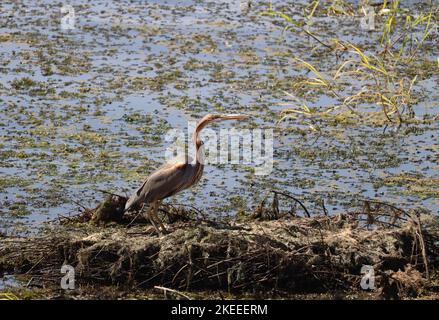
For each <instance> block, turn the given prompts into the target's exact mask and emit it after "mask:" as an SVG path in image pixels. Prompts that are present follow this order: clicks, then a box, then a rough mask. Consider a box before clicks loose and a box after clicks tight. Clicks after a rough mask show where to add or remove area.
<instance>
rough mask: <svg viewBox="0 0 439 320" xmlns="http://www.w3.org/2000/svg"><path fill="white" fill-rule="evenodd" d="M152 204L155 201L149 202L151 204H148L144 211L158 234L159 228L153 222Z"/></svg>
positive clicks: (153, 204)
mask: <svg viewBox="0 0 439 320" xmlns="http://www.w3.org/2000/svg"><path fill="white" fill-rule="evenodd" d="M154 206H155V202H153V203H151V205H150V206H149V208H148V210H147V211H146V214H145V215H146V217H147V218H148V220H149V221H150V222H151V224H152V226H153V227H154V229H155V230H156V231H157V233H158V234H160V229H159V228H158V227H157V224H156V223H155V221H154V219H153V215H154V213H153V211H154Z"/></svg>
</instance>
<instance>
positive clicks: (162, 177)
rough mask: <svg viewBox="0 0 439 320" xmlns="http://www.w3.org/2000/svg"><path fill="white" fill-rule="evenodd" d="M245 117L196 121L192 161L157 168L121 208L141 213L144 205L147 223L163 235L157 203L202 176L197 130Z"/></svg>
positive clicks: (224, 115)
mask: <svg viewBox="0 0 439 320" xmlns="http://www.w3.org/2000/svg"><path fill="white" fill-rule="evenodd" d="M247 117H248V116H246V115H242V114H219V115H213V114H208V115H206V116H205V117H203V118H202V119H201V120H200V121H199V122H198V124H197V126H196V128H195V131H194V133H193V135H192V141H193V142H194V144H195V150H196V155H195V160H192V158H191V157H187V158H186V159H185V160H184V161H181V160H180V161H179V160H176V159H175V160H172V161H170V162H168V163H166V164H164V165H163V166H161V167H160V168H159V169H158V170H157V171H155V172H153V173H152V174H151V175H150V176H149V177H148V178H146V180H145V181H144V182H143V184H142V185H141V186H140V188H138V189H137V190H136V192H135V193H134V194H133V195H132V196H131V197H130V198H129V199H128V201H127V203H126V205H125V212H126V211H129V210H130V209H133V208H135V207H139V206H141V210H143V207H144V206H145V205H149V208H148V210H147V211H146V213H145V214H146V216H147V218H148V219H149V220H150V221H151V224H152V225H153V226H154V228H155V229H156V230H157V232H158V233H159V234H160V233H166V228H165V226H164V225H163V222H162V221H161V220H160V218H159V217H158V216H157V210H158V208H159V206H160V203H161V201H162V200H163V199H165V198H167V197H170V196H172V195H174V194H176V193H178V192H180V191H182V190H184V189H187V188H190V187H191V186H193V185H194V184H196V183H197V182H198V181H199V180H200V178H201V176H202V175H203V169H204V160H203V156H204V148H203V141H201V139H200V137H199V134H200V131H201V130H203V128H204V127H206V125H207V124H209V123H210V122H213V121H223V120H243V119H245V118H247ZM157 224H158V225H159V226H160V228H161V230H160V229H159V228H158V226H157Z"/></svg>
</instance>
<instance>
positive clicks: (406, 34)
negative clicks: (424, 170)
mask: <svg viewBox="0 0 439 320" xmlns="http://www.w3.org/2000/svg"><path fill="white" fill-rule="evenodd" d="M366 5H368V4H367V2H366V3H363V6H360V7H359V8H358V12H359V13H360V14H361V12H362V10H363V11H364V6H366ZM375 7H378V8H376V9H374V10H376V11H377V13H378V14H376V16H374V17H375V18H376V19H375V20H376V24H378V28H379V27H381V28H382V32H381V33H379V37H376V41H375V43H374V42H373V41H366V43H365V41H363V42H362V43H360V42H358V43H356V42H354V41H347V40H342V39H341V38H333V37H332V38H329V36H325V34H324V32H323V33H322V28H317V27H315V25H317V24H310V23H308V22H307V21H308V20H309V19H311V18H312V17H313V16H314V15H318V16H319V17H321V16H322V15H323V16H324V15H325V14H326V15H329V16H331V15H352V14H354V8H353V7H352V5H348V4H347V2H345V1H336V2H334V1H333V2H331V3H329V2H319V1H314V2H312V3H311V4H310V5H309V6H308V7H307V8H305V10H304V17H303V18H302V19H300V18H296V19H293V18H292V17H291V16H290V15H288V14H286V13H284V12H282V11H279V10H275V9H274V8H273V7H271V6H270V8H269V10H267V11H265V12H262V14H263V15H271V16H277V17H280V18H281V19H282V20H283V21H285V23H286V26H285V28H284V30H283V32H286V31H290V32H294V33H295V34H297V35H302V36H303V35H305V36H308V37H310V38H311V39H312V41H313V42H314V43H315V44H316V46H317V47H316V48H315V51H318V53H319V54H317V55H314V56H316V57H320V58H318V59H313V55H309V57H307V58H306V59H305V58H303V59H302V58H299V57H297V56H295V55H294V54H293V53H285V54H286V56H289V57H290V58H291V60H292V61H294V62H296V66H298V67H299V70H300V68H302V70H304V71H306V73H308V74H310V75H308V76H305V77H303V78H298V79H297V80H296V82H295V83H294V84H293V85H292V86H291V87H290V88H289V89H288V90H284V93H285V94H286V95H287V96H288V99H293V100H294V101H293V102H292V103H290V108H286V109H284V110H283V111H282V112H281V121H283V120H293V121H299V122H302V123H303V124H305V125H307V126H309V128H310V129H311V130H312V131H320V128H317V127H316V125H315V122H316V121H319V120H322V121H325V123H326V124H329V125H334V124H335V123H340V122H342V123H345V124H358V123H364V124H368V125H386V124H396V125H400V124H401V123H422V122H423V121H424V120H427V119H420V118H417V117H416V113H415V109H414V106H415V105H416V104H418V103H419V102H420V97H422V95H420V94H419V93H418V92H416V93H415V92H414V91H415V90H416V89H417V82H419V81H420V80H421V79H426V77H428V76H434V74H435V71H434V70H435V69H436V67H435V66H433V65H434V63H433V64H432V63H430V62H431V58H430V57H434V56H435V52H436V53H437V46H436V47H434V45H433V43H434V41H433V40H432V39H433V38H434V37H437V27H438V24H437V12H436V11H435V10H434V8H433V7H431V8H428V10H427V11H426V12H418V14H417V15H413V13H412V11H410V10H408V9H407V8H403V7H401V4H400V1H392V2H387V1H385V2H384V3H383V4H381V5H379V6H375ZM313 28H314V29H316V30H317V29H318V30H319V31H320V34H319V35H316V34H315V33H314V32H313V31H312V29H313ZM323 30H324V29H323ZM364 32H366V31H364ZM377 33H378V32H373V33H369V34H370V35H371V36H376V35H377ZM423 51H424V52H428V54H427V55H426V56H425V55H424V54H423ZM322 55H324V56H325V57H326V58H325V59H323V61H325V63H323V62H322V60H321V56H322ZM340 57H344V59H340ZM415 66H416V67H415ZM420 66H424V67H420ZM323 70H324V71H323ZM436 74H437V73H436ZM352 83H356V85H352ZM304 92H307V94H306V95H304V94H303V93H304ZM312 95H314V96H315V95H317V96H321V95H327V96H330V97H334V98H335V99H336V100H337V101H338V103H337V104H333V105H329V106H321V107H320V108H319V110H318V111H315V110H314V111H312V109H311V107H309V103H308V102H307V101H306V100H307V99H308V97H307V96H312ZM283 105H288V103H286V104H283ZM334 120H336V121H334Z"/></svg>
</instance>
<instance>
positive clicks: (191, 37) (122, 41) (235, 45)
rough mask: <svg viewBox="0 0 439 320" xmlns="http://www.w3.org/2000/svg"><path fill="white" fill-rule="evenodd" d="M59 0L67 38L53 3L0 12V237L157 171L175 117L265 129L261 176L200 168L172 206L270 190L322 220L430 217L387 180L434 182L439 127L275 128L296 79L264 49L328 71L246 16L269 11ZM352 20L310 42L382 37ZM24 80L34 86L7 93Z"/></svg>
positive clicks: (264, 21) (427, 87)
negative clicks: (384, 208)
mask: <svg viewBox="0 0 439 320" xmlns="http://www.w3.org/2000/svg"><path fill="white" fill-rule="evenodd" d="M242 2H243V1H242ZM279 3H280V2H279V1H277V2H276V1H275V2H274V6H280V4H279ZM283 3H285V2H283ZM293 3H294V5H293ZM416 3H423V1H419V2H416ZM70 4H72V5H73V7H74V8H75V10H76V19H75V29H74V30H62V29H61V28H60V20H61V18H62V14H61V13H60V6H59V5H57V4H54V3H53V2H52V1H39V2H38V3H37V2H34V1H19V2H17V1H10V0H6V1H2V2H1V4H0V9H1V12H0V62H1V64H0V110H1V114H2V116H1V118H0V175H1V179H2V183H1V185H0V203H1V209H0V221H1V230H3V232H4V233H7V234H10V233H15V232H23V231H25V230H28V229H29V227H30V229H32V228H34V227H35V226H38V225H41V222H44V221H47V220H51V219H54V218H56V217H57V216H58V215H68V214H71V213H76V212H77V211H78V209H80V207H79V206H78V205H77V204H76V203H78V202H80V203H81V204H83V205H85V206H88V207H91V206H94V205H95V204H96V203H97V202H98V201H99V200H100V199H101V198H102V197H103V195H102V193H100V192H99V191H97V189H104V190H109V191H113V192H119V193H127V194H129V193H130V192H132V190H134V189H135V188H136V187H137V186H138V185H139V184H140V183H141V181H142V179H143V178H144V177H145V176H147V174H148V173H149V172H151V170H153V169H154V168H155V167H157V166H158V165H159V164H160V163H162V162H163V161H164V154H165V152H164V150H166V148H167V147H169V146H170V143H169V142H167V141H165V140H164V139H163V137H164V135H165V133H166V132H167V130H169V129H179V130H183V131H185V130H186V126H187V123H188V121H194V120H196V119H198V118H199V117H201V116H202V115H204V114H206V113H209V112H224V111H227V112H245V113H248V114H250V115H252V120H251V121H250V125H249V124H248V123H242V124H233V125H232V124H230V123H228V124H225V125H224V126H225V127H227V128H231V127H233V126H237V127H238V128H244V127H246V126H247V127H252V126H255V125H257V126H260V127H263V128H274V130H275V139H274V147H275V152H274V160H275V162H274V169H273V171H272V173H271V174H270V175H269V176H255V175H254V174H253V173H252V170H251V169H249V168H248V167H246V166H243V165H231V164H226V165H222V166H218V165H208V166H207V168H206V170H205V174H204V177H203V179H202V181H201V182H200V183H199V185H198V186H196V187H194V188H192V189H191V190H188V191H185V192H183V193H181V194H179V195H177V196H175V197H173V198H172V199H170V200H169V201H173V202H176V203H186V204H191V205H195V206H196V207H198V208H201V209H202V210H203V211H205V212H206V213H210V214H211V215H213V216H227V215H234V214H236V213H237V212H238V211H242V210H250V209H251V208H252V207H255V206H257V204H258V203H259V201H260V200H261V199H262V198H263V196H264V193H265V191H264V190H267V189H268V188H279V189H283V190H287V191H289V192H291V193H292V194H295V195H297V196H299V197H301V198H303V199H304V201H305V203H306V204H307V206H309V208H310V210H312V211H313V212H316V213H317V212H318V213H320V212H321V208H320V206H319V205H317V204H316V203H318V201H317V200H318V199H324V200H325V203H326V207H327V208H328V210H329V212H330V213H331V214H335V213H337V212H340V211H345V210H347V209H348V208H350V207H351V206H352V203H353V202H354V201H355V199H359V198H375V199H379V200H383V201H386V202H391V203H394V204H397V205H399V206H404V207H419V208H425V209H427V210H429V211H432V212H434V213H437V212H438V208H439V199H438V193H439V191H438V189H437V187H438V186H432V187H431V189H432V190H433V191H434V192H430V193H425V192H413V190H412V189H410V185H408V184H409V183H407V182H405V183H404V182H403V183H399V184H395V183H386V181H387V180H386V179H390V178H392V177H395V176H398V175H401V174H404V175H410V176H416V177H419V178H427V179H438V178H439V171H438V160H439V148H438V143H437V141H438V138H439V134H438V130H439V124H438V122H437V121H435V122H432V123H430V124H423V125H403V126H402V127H400V128H397V127H396V126H389V127H388V128H385V127H384V126H370V125H364V124H358V125H356V126H328V127H325V126H324V125H322V126H323V133H320V134H318V133H315V132H312V131H309V130H308V129H307V126H303V125H301V124H299V123H296V122H294V121H293V122H281V123H279V124H278V123H277V122H278V120H279V119H280V114H279V111H281V110H282V109H283V108H285V106H279V103H285V102H291V103H292V104H293V103H294V102H293V101H292V100H291V99H290V98H289V96H287V95H286V94H285V93H284V91H285V90H286V91H288V83H287V82H286V80H288V79H289V78H288V77H294V76H298V75H304V74H307V73H306V70H303V69H300V68H297V66H294V64H293V63H292V61H291V59H290V58H287V57H285V56H282V55H279V54H277V53H278V52H290V53H292V54H293V55H295V56H297V57H300V58H302V59H304V60H306V61H311V62H313V63H320V64H321V67H322V69H323V71H324V72H325V71H329V70H330V69H331V68H333V67H334V64H335V61H332V60H333V59H331V58H327V59H326V58H325V57H320V56H319V55H316V53H314V52H313V51H312V50H313V49H315V47H316V44H315V43H314V42H312V41H311V40H310V39H307V38H306V37H303V36H299V35H297V34H295V33H294V32H286V33H285V34H284V36H283V38H280V37H281V35H282V23H281V22H280V20H279V19H276V18H274V17H269V16H261V15H259V14H258V13H259V12H261V11H263V10H266V9H267V6H268V3H265V2H261V1H253V2H252V6H251V8H250V9H249V11H248V12H247V9H246V6H245V5H244V6H242V7H241V6H240V2H239V1H211V2H201V1H189V0H187V1H186V0H185V1H165V2H162V1H147V2H145V1H119V2H113V1H105V0H99V1H87V0H83V1H71V2H70ZM285 8H286V9H288V10H290V13H291V14H292V16H293V17H297V18H300V15H301V12H302V9H303V5H301V3H300V2H290V3H288V2H287V5H284V9H285ZM358 23H359V22H358V18H353V17H351V18H345V17H339V16H335V17H319V16H316V17H315V24H316V26H317V27H318V28H319V29H320V30H321V31H322V34H323V33H324V32H327V33H328V34H329V35H330V36H331V37H335V36H337V37H339V38H341V39H344V40H349V41H355V42H356V43H361V44H371V43H375V42H376V37H377V36H379V30H377V31H374V32H372V33H368V32H362V31H361V30H360V31H359V28H358ZM434 32H436V35H437V30H436V31H434ZM431 42H432V41H430V43H427V45H430V48H433V49H432V50H430V51H428V52H426V57H425V58H426V59H430V60H431V59H434V58H435V57H437V56H438V55H439V53H438V49H437V47H436V49H434V46H433V45H432V43H431ZM24 77H28V78H30V79H32V80H33V81H35V84H34V85H32V86H30V87H26V86H25V87H21V88H20V87H19V86H18V87H17V86H15V87H14V86H13V81H14V80H20V79H22V78H24ZM438 79H439V77H438V72H437V70H436V72H435V73H433V74H432V75H430V76H429V77H427V78H426V79H421V80H420V81H419V82H417V83H416V85H415V87H414V90H415V92H416V93H417V94H419V96H420V97H421V98H420V101H419V102H418V103H417V104H416V105H415V106H414V111H415V114H416V116H417V117H418V118H422V117H424V116H428V115H432V114H438V113H439V103H438V101H439V99H438V90H437V87H438V84H439V82H438ZM351 84H352V87H356V86H357V87H358V86H363V85H365V84H366V83H363V82H362V80H361V79H351ZM306 96H307V97H308V105H309V106H311V107H317V108H320V107H322V106H327V105H331V104H334V103H336V99H335V98H334V97H331V96H328V95H326V94H325V93H315V92H309V93H308V94H307V95H306ZM364 108H365V110H366V109H367V106H365V107H364ZM133 119H134V120H133ZM414 126H415V127H418V129H419V130H414V129H413V127H414ZM221 127H222V125H221ZM291 128H302V129H303V130H304V132H305V134H302V133H301V132H299V131H297V130H295V131H294V130H293V131H291V130H290V129H291ZM218 129H219V126H216V127H215V130H218ZM436 181H437V180H436ZM415 191H416V190H415Z"/></svg>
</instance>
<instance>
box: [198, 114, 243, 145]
mask: <svg viewBox="0 0 439 320" xmlns="http://www.w3.org/2000/svg"><path fill="white" fill-rule="evenodd" d="M247 118H249V116H248V115H246V114H240V113H229V114H226V113H223V114H208V115H205V116H204V117H203V118H202V119H201V120H200V121H199V122H198V124H197V127H196V128H195V131H194V136H193V141H194V142H195V143H196V144H197V148H198V147H199V145H200V146H201V145H202V141H200V140H199V139H198V134H199V133H200V131H201V130H203V129H204V127H205V126H207V125H208V124H209V123H211V122H216V121H225V120H244V119H247Z"/></svg>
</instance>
